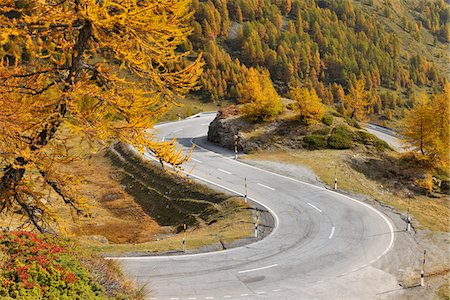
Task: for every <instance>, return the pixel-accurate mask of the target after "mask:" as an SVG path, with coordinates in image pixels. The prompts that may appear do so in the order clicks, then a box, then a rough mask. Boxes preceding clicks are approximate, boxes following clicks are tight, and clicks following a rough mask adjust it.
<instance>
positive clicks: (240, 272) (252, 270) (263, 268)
mask: <svg viewBox="0 0 450 300" xmlns="http://www.w3.org/2000/svg"><path fill="white" fill-rule="evenodd" d="M276 266H278V264H273V265H270V266H265V267H261V268H255V269H249V270H243V271H239V272H238V273H239V274H242V273H248V272H255V271H260V270H265V269H270V268H273V267H276Z"/></svg>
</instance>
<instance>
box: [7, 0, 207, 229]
mask: <svg viewBox="0 0 450 300" xmlns="http://www.w3.org/2000/svg"><path fill="white" fill-rule="evenodd" d="M190 17H191V13H190V12H189V1H186V0H182V1H179V0H168V1H152V0H125V1H119V0H102V1H97V0H63V1H61V0H45V1H37V0H32V1H13V0H5V1H2V4H1V6H0V32H1V34H0V128H1V129H0V141H1V142H0V159H1V161H0V163H1V164H2V165H3V166H4V167H3V169H2V171H0V212H3V213H5V212H6V213H8V212H20V213H21V214H24V215H26V216H27V217H28V218H29V220H30V222H31V223H33V225H34V226H35V227H37V228H38V229H39V230H41V231H42V230H43V228H44V227H45V222H44V221H45V220H46V219H48V220H53V219H54V215H52V214H51V212H50V210H49V205H48V203H46V201H45V200H44V195H43V194H41V193H40V192H41V191H42V189H36V182H38V180H41V181H43V182H44V186H45V185H46V186H47V187H50V188H51V189H53V190H54V191H55V192H56V193H57V194H58V195H60V196H61V198H62V199H63V200H64V202H65V203H67V204H68V205H70V206H72V207H73V208H74V209H75V210H76V211H77V212H78V213H83V208H82V207H81V206H80V201H79V200H80V199H76V197H75V196H74V195H73V194H71V193H70V192H68V191H67V190H66V189H65V187H64V183H65V182H67V181H68V179H67V177H64V176H62V175H58V174H57V172H56V171H55V170H54V163H55V162H59V163H68V162H70V161H71V160H73V159H74V158H76V157H79V156H80V155H81V154H82V153H80V151H79V150H80V147H73V148H71V147H69V146H68V145H67V143H66V142H65V140H64V137H63V136H62V135H61V128H64V129H65V130H68V132H69V133H70V134H75V135H77V136H78V137H80V138H81V141H83V142H86V143H88V144H89V145H90V146H91V147H92V148H91V150H90V151H89V152H93V151H95V149H96V148H98V147H102V146H105V145H108V144H110V143H112V142H113V141H122V142H125V143H128V144H132V145H134V146H136V147H137V148H138V149H140V150H144V149H146V148H148V149H150V150H151V151H153V152H154V153H155V154H156V156H158V157H160V158H161V159H162V160H165V161H167V162H168V163H171V164H173V165H178V164H180V163H181V162H182V161H183V160H184V159H185V157H184V156H181V153H180V152H178V151H176V146H175V144H174V143H173V142H166V143H161V142H158V141H155V139H154V138H153V134H152V133H151V132H149V131H148V130H147V129H149V128H151V127H152V126H153V124H154V123H155V122H156V121H157V120H158V117H160V116H161V115H163V114H164V113H165V112H166V111H167V110H168V109H170V107H171V106H173V105H176V104H177V100H178V99H181V97H182V96H183V95H184V94H185V93H186V92H188V91H189V90H190V89H191V88H192V87H193V86H194V85H195V84H196V80H197V78H198V76H199V75H200V72H201V63H200V57H197V58H195V57H194V58H193V60H192V61H191V62H189V61H188V60H187V59H186V55H187V53H181V52H178V51H177V48H178V46H179V45H180V44H182V43H183V42H184V41H185V40H186V37H187V35H188V34H190V32H191V28H190V26H189V24H188V22H187V21H188V20H189V18H190ZM87 154H88V155H89V154H90V153H87Z"/></svg>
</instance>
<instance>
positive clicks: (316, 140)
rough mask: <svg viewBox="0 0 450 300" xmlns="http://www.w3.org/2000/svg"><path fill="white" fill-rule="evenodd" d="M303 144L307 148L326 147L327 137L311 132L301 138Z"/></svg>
mask: <svg viewBox="0 0 450 300" xmlns="http://www.w3.org/2000/svg"><path fill="white" fill-rule="evenodd" d="M303 145H304V147H305V148H306V149H308V150H318V149H325V148H327V137H326V136H324V135H317V134H311V135H307V136H305V137H304V138H303Z"/></svg>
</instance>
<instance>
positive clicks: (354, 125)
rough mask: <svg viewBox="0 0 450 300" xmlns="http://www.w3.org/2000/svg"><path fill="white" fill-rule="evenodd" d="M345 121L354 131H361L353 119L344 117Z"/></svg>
mask: <svg viewBox="0 0 450 300" xmlns="http://www.w3.org/2000/svg"><path fill="white" fill-rule="evenodd" d="M345 121H346V122H347V124H348V125H350V126H352V127H355V128H356V129H361V126H359V124H358V122H356V121H355V120H353V119H350V118H349V117H345Z"/></svg>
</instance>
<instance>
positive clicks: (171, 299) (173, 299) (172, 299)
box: [170, 297, 180, 300]
mask: <svg viewBox="0 0 450 300" xmlns="http://www.w3.org/2000/svg"><path fill="white" fill-rule="evenodd" d="M179 299H180V298H175V297H174V298H170V300H179Z"/></svg>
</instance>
